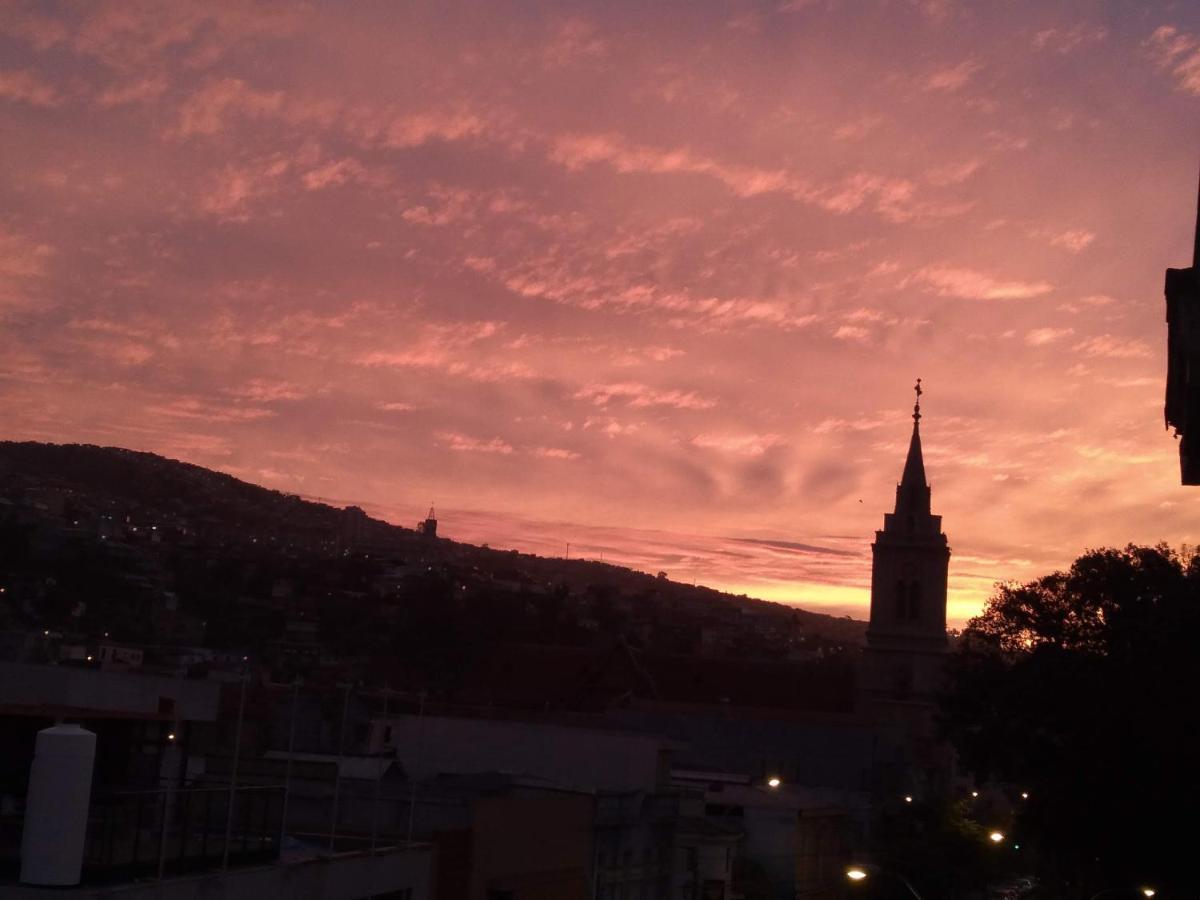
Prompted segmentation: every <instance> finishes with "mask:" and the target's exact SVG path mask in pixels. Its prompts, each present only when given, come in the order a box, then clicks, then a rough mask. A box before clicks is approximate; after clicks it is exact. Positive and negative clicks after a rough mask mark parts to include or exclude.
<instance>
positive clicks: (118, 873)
mask: <svg viewBox="0 0 1200 900" xmlns="http://www.w3.org/2000/svg"><path fill="white" fill-rule="evenodd" d="M283 793H284V790H283V788H282V787H276V786H269V787H259V786H246V787H237V788H233V789H232V790H231V789H230V788H229V787H193V788H183V789H180V790H151V791H118V792H112V793H107V794H101V795H97V796H96V797H94V798H93V799H92V805H91V809H90V810H89V813H88V829H87V842H86V845H85V849H84V860H83V871H84V880H85V881H88V882H91V883H96V882H116V881H125V880H129V879H132V878H146V877H152V878H153V877H158V878H162V877H164V876H166V875H177V874H182V873H187V872H198V871H203V870H206V869H220V868H225V867H227V866H231V865H246V864H249V863H258V862H267V861H271V860H274V859H278V857H279V852H280V847H279V838H280V832H281V825H282V818H281V816H282V811H283ZM231 804H232V808H231Z"/></svg>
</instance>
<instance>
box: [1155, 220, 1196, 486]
mask: <svg viewBox="0 0 1200 900" xmlns="http://www.w3.org/2000/svg"><path fill="white" fill-rule="evenodd" d="M1198 206H1200V204H1198ZM1166 294H1167V402H1166V408H1165V410H1164V412H1165V414H1166V424H1167V427H1168V428H1171V427H1174V428H1175V436H1176V437H1178V438H1179V474H1180V480H1181V481H1182V482H1183V484H1188V485H1192V484H1200V441H1198V440H1197V432H1200V209H1198V211H1197V221H1196V238H1195V245H1194V247H1193V250H1192V266H1191V268H1190V269H1167V283H1166Z"/></svg>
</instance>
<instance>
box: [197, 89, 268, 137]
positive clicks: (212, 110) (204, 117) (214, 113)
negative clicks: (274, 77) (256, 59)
mask: <svg viewBox="0 0 1200 900" xmlns="http://www.w3.org/2000/svg"><path fill="white" fill-rule="evenodd" d="M282 104H283V92H282V91H260V90H256V89H255V88H252V87H250V86H249V85H248V84H246V82H244V81H242V80H241V79H240V78H220V79H216V80H214V81H210V82H208V83H207V84H205V85H204V86H203V87H201V88H200V90H198V91H197V92H196V93H194V94H193V95H192V96H191V97H189V98H188V99H187V100H186V101H185V102H184V104H183V106H182V108H181V109H180V110H179V125H178V127H177V129H176V133H177V134H178V135H179V136H180V137H192V136H195V135H204V136H212V135H215V134H218V133H220V132H221V131H222V130H224V129H225V127H226V126H227V125H228V124H229V119H230V117H232V116H241V117H246V118H256V117H260V116H264V115H268V114H271V113H275V112H276V111H278V110H279V109H280V107H281V105H282Z"/></svg>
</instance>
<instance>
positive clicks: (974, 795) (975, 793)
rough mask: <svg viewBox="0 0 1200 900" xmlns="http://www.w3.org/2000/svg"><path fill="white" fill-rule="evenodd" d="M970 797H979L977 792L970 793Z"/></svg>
mask: <svg viewBox="0 0 1200 900" xmlns="http://www.w3.org/2000/svg"><path fill="white" fill-rule="evenodd" d="M971 796H972V797H978V796H979V791H971Z"/></svg>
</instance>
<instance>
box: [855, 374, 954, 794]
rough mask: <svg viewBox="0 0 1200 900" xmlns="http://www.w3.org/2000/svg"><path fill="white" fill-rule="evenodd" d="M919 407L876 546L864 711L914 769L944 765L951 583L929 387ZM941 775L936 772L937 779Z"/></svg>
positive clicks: (865, 655) (873, 547) (862, 688)
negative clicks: (927, 437)
mask: <svg viewBox="0 0 1200 900" xmlns="http://www.w3.org/2000/svg"><path fill="white" fill-rule="evenodd" d="M916 392H917V402H916V404H915V405H914V407H913V430H912V439H911V441H910V442H909V446H908V458H907V459H906V460H905V462H904V474H903V475H902V476H901V479H900V483H899V484H898V485H897V486H896V507H895V510H894V511H893V512H890V513H885V514H884V517H883V530H882V531H876V532H875V543H874V544H872V545H871V552H872V563H871V621H870V624H869V626H868V628H867V646H866V649H865V650H864V651H863V659H862V669H861V671H860V694H861V702H862V704H863V707H864V712H867V713H868V714H869V715H871V716H873V717H874V718H875V719H876V721H878V722H880V723H886V724H891V725H895V726H898V727H899V728H900V729H901V730H902V732H903V733H904V734H905V735H906V739H907V743H908V745H909V755H910V761H909V764H910V766H911V765H916V766H917V767H918V768H923V769H928V768H929V767H931V766H936V765H937V760H936V756H937V753H938V751H937V750H936V740H935V736H934V731H933V710H934V705H935V702H936V695H937V692H938V689H939V687H940V684H941V678H942V669H943V663H944V660H945V656H946V651H947V640H946V579H947V573H948V570H949V566H950V548H949V546H948V545H947V543H946V535H944V534H943V533H942V517H941V516H935V515H934V514H933V513H932V512H931V509H930V488H929V484H928V483H927V482H926V480H925V461H924V459H923V456H922V453H921V382H920V380H919V379H918V381H917V386H916ZM929 774H933V773H929Z"/></svg>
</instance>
